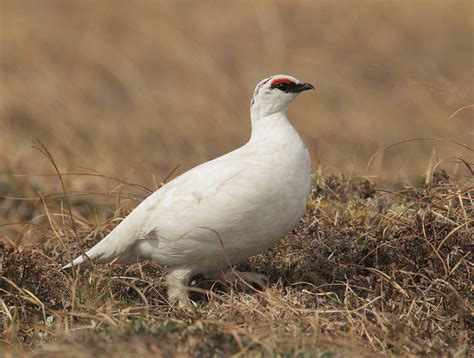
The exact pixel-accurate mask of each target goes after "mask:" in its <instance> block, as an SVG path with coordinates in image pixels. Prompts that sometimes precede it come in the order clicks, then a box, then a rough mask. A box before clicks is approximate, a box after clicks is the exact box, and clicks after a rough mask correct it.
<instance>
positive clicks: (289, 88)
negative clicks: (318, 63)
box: [250, 75, 314, 117]
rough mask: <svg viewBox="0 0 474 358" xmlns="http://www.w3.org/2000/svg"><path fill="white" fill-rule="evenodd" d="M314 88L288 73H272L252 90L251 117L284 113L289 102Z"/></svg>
mask: <svg viewBox="0 0 474 358" xmlns="http://www.w3.org/2000/svg"><path fill="white" fill-rule="evenodd" d="M310 89H314V86H313V85H312V84H310V83H304V82H301V81H300V80H298V79H296V78H294V77H292V76H288V75H274V76H271V77H268V78H265V79H264V80H262V81H261V82H260V83H259V84H258V85H257V87H256V88H255V91H254V92H253V97H252V101H251V104H250V111H251V114H252V117H255V116H256V117H265V116H269V115H271V114H274V113H278V112H283V113H285V112H286V111H287V109H288V106H289V104H290V103H291V102H292V101H293V100H294V99H295V98H296V96H297V95H298V94H300V93H301V92H303V91H307V90H310Z"/></svg>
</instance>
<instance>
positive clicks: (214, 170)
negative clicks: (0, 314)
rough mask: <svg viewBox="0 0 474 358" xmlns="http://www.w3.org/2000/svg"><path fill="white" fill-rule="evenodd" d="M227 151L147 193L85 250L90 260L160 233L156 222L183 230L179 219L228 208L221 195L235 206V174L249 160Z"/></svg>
mask: <svg viewBox="0 0 474 358" xmlns="http://www.w3.org/2000/svg"><path fill="white" fill-rule="evenodd" d="M230 154H232V152H231V153H229V154H228V155H225V156H223V157H220V158H217V159H215V160H213V161H210V162H207V163H204V164H201V165H200V166H197V167H195V168H193V169H191V170H189V171H188V172H186V173H184V174H182V175H181V176H179V177H177V178H175V179H174V180H172V181H170V182H169V183H167V184H166V185H165V186H163V187H162V188H160V189H159V190H157V191H156V192H154V193H153V194H151V195H150V196H149V197H148V198H146V199H145V200H144V201H143V202H142V203H140V204H139V205H138V206H137V207H136V208H135V209H134V210H133V211H132V212H131V213H130V214H129V215H128V216H127V217H126V218H125V219H124V220H123V221H122V222H121V223H120V224H119V225H118V226H117V227H116V228H115V229H114V230H113V231H112V232H110V233H109V235H107V236H106V237H105V238H104V239H103V240H102V241H100V242H99V243H98V244H96V245H95V246H94V247H92V248H91V249H90V250H89V251H87V252H86V255H87V258H88V259H90V260H91V261H93V262H99V263H106V262H110V261H112V260H114V259H117V258H120V257H121V256H122V255H123V254H126V253H127V251H128V250H129V249H130V248H131V247H132V246H133V245H134V244H135V243H136V242H137V241H138V240H140V239H144V238H147V237H150V235H149V234H150V232H154V233H156V232H157V234H158V235H160V232H161V230H160V223H161V224H163V225H166V230H165V231H167V232H176V234H179V233H182V232H183V229H184V230H185V227H183V224H185V223H184V222H183V220H186V224H187V225H186V227H188V226H189V225H191V226H192V225H196V224H200V223H201V224H202V221H203V220H202V219H203V216H204V217H206V216H208V217H209V216H210V215H211V216H212V215H213V214H217V213H218V212H216V210H222V211H221V213H224V212H228V211H229V210H231V209H232V208H227V207H226V205H228V204H227V202H229V200H225V196H228V195H231V196H233V198H232V199H233V200H230V202H234V206H235V201H236V199H237V200H239V197H238V196H239V190H238V188H239V183H238V182H240V180H238V181H236V178H238V177H239V176H242V174H243V173H245V172H246V171H248V170H249V169H248V168H249V163H248V162H246V161H245V160H244V159H243V158H245V157H247V156H240V155H239V153H238V152H234V155H230ZM247 158H248V157H247ZM244 176H245V175H244ZM229 187H230V188H234V190H233V191H234V192H233V193H232V190H231V191H230V192H229V190H228V189H229ZM242 189H244V188H242ZM247 191H248V188H247ZM220 192H222V193H221V195H218V194H219V193H220ZM226 192H227V194H226ZM216 195H218V196H219V198H220V199H222V200H219V201H220V206H221V207H220V208H219V207H216V200H212V198H215V197H216ZM209 201H210V202H211V204H209ZM206 202H207V204H206ZM206 211H207V214H206ZM217 216H219V215H217ZM175 218H176V220H175ZM178 218H179V220H177V219H178ZM215 219H217V220H218V219H219V218H218V217H215ZM204 221H205V220H204ZM212 221H213V220H212ZM180 225H181V228H180ZM171 236H174V235H171ZM87 258H84V257H82V256H80V257H78V258H76V259H75V260H74V261H73V264H75V265H77V264H81V263H83V262H84V261H86V259H87ZM70 266H71V265H67V267H70Z"/></svg>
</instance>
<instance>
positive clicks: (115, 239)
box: [63, 225, 130, 269]
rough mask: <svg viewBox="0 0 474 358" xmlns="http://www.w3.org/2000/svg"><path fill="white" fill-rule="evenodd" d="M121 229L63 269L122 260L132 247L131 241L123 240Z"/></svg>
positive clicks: (114, 231) (117, 228) (116, 229)
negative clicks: (123, 255)
mask: <svg viewBox="0 0 474 358" xmlns="http://www.w3.org/2000/svg"><path fill="white" fill-rule="evenodd" d="M119 227H120V225H119V226H117V227H116V228H115V229H114V230H112V232H110V233H109V234H108V235H107V236H106V237H104V238H103V239H102V240H101V241H99V242H98V243H97V244H96V245H95V246H94V247H92V248H91V249H90V250H89V251H87V252H86V253H85V254H84V255H81V256H78V257H76V258H75V259H74V260H73V261H72V262H70V263H68V264H67V265H65V266H63V269H67V268H70V267H72V266H78V265H82V266H84V265H87V264H90V263H100V264H105V263H109V262H111V261H114V260H117V259H120V258H121V257H122V254H123V253H124V252H125V251H126V250H127V249H128V248H129V247H130V241H126V240H123V239H124V238H123V237H121V236H122V235H120V231H121V230H120V229H119ZM120 261H121V260H120Z"/></svg>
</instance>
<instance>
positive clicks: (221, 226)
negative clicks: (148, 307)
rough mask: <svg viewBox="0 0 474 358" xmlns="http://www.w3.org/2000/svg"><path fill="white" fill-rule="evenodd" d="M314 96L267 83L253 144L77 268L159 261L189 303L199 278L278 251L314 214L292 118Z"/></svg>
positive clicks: (162, 195) (155, 198)
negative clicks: (303, 97)
mask: <svg viewBox="0 0 474 358" xmlns="http://www.w3.org/2000/svg"><path fill="white" fill-rule="evenodd" d="M311 88H313V86H312V85H310V84H307V83H301V82H300V81H299V80H297V79H296V78H294V77H291V76H287V75H276V76H271V77H269V78H267V79H265V80H263V81H262V82H260V83H259V84H258V86H257V88H256V89H255V92H254V96H253V98H252V103H251V111H250V112H251V120H252V134H251V138H250V140H249V141H248V143H247V144H245V145H244V146H242V147H240V148H238V149H236V150H234V151H232V152H230V153H228V154H226V155H223V156H221V157H219V158H217V159H214V160H211V161H209V162H207V163H204V164H201V165H199V166H197V167H195V168H193V169H191V170H189V171H188V172H186V173H184V174H182V175H181V176H179V177H177V178H175V179H174V180H172V181H170V182H169V183H167V184H166V185H164V186H163V187H162V188H160V189H159V190H157V191H156V192H154V193H153V194H152V195H150V196H149V197H148V198H147V199H145V200H144V201H143V202H142V203H141V204H140V205H138V206H137V207H136V208H135V210H133V211H132V212H131V213H130V214H129V215H128V216H127V217H126V218H125V219H124V220H123V221H122V222H121V223H120V224H119V225H118V226H117V227H116V228H115V229H114V230H113V231H112V232H111V233H110V234H109V235H107V236H106V237H105V238H104V239H103V240H102V241H100V242H99V243H98V244H97V245H95V246H94V247H93V248H91V249H90V250H89V251H87V252H86V255H87V257H84V256H79V257H77V258H76V259H75V260H74V261H73V262H72V264H73V265H79V264H82V263H87V262H89V260H90V261H92V262H96V263H107V262H111V261H113V260H116V261H117V262H122V263H130V262H136V261H137V260H147V259H150V260H153V261H156V262H158V263H160V264H162V265H166V266H168V267H169V275H168V277H167V279H168V283H169V288H168V295H169V298H170V301H174V300H176V299H185V298H186V297H187V291H186V289H185V286H186V285H188V284H189V281H190V279H191V277H192V276H194V275H196V274H199V273H202V274H212V273H214V272H216V271H217V270H219V269H221V268H224V267H226V266H227V265H228V261H230V263H232V264H234V263H237V262H239V261H242V260H244V259H246V258H247V257H249V256H252V255H254V254H257V253H259V252H262V251H263V250H265V249H267V248H268V247H270V246H272V245H273V244H274V243H275V242H276V241H277V240H279V239H280V238H282V237H283V236H285V235H286V234H287V233H288V232H289V231H290V230H291V229H292V228H293V227H294V226H295V225H296V224H297V223H298V221H299V220H300V218H301V217H302V215H303V214H304V211H305V208H306V201H307V197H308V194H309V191H310V186H311V177H310V160H309V154H308V151H307V149H306V148H305V146H304V144H303V142H302V140H301V138H300V137H299V135H298V133H297V132H296V130H295V129H294V128H293V126H292V125H291V124H290V123H289V122H288V120H287V118H286V110H287V108H288V105H289V104H290V103H291V101H292V100H293V99H294V98H295V97H296V96H297V94H299V93H300V92H302V91H305V90H308V89H311ZM224 251H225V253H224ZM67 267H71V264H68V265H66V266H64V268H67Z"/></svg>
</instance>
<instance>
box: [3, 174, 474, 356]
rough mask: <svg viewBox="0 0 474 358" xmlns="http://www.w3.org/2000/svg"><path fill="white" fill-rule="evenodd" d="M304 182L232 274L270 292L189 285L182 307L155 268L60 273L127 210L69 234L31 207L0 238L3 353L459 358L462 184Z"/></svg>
mask: <svg viewBox="0 0 474 358" xmlns="http://www.w3.org/2000/svg"><path fill="white" fill-rule="evenodd" d="M315 178H317V180H316V179H315V186H314V190H313V194H312V198H311V200H310V203H309V210H308V212H307V214H306V216H305V218H304V220H303V221H302V222H301V224H300V225H299V226H298V228H297V229H296V230H294V232H292V233H291V234H290V235H289V236H288V237H287V238H286V239H285V240H282V241H281V242H280V243H279V244H278V245H277V246H276V247H274V248H272V249H271V250H269V251H267V252H266V253H264V254H262V255H258V256H255V257H253V258H251V259H250V260H249V261H248V262H245V263H242V264H241V265H240V268H241V269H246V270H247V269H248V270H252V271H256V272H260V273H263V274H266V275H268V276H269V277H270V279H271V285H270V287H269V288H268V289H266V290H263V291H259V290H256V289H254V288H252V287H248V286H246V285H242V284H237V285H235V286H233V285H230V284H228V283H225V282H224V283H214V282H207V281H204V280H203V278H202V277H197V278H196V279H195V281H194V285H193V292H194V293H193V299H194V300H195V301H196V303H197V306H196V307H195V308H190V309H187V310H180V309H178V308H175V307H170V306H169V305H168V303H167V302H166V299H165V297H166V295H165V287H164V281H163V276H162V273H163V268H162V267H159V266H158V265H156V264H152V263H144V264H135V265H132V266H118V265H112V266H106V267H101V266H95V267H93V268H90V269H86V270H83V271H81V272H78V273H76V274H73V275H71V274H70V273H69V272H64V271H61V270H60V267H61V265H62V264H64V263H65V262H67V261H68V259H69V258H70V257H73V256H76V255H78V254H79V253H81V252H83V250H84V249H85V248H87V247H90V246H92V245H93V244H94V243H95V242H97V241H99V240H100V239H101V238H102V237H104V236H105V235H106V234H107V232H109V231H110V230H111V229H112V228H113V227H114V226H115V225H116V224H117V223H118V221H119V220H121V218H123V216H124V215H125V212H123V211H122V210H120V209H118V210H116V211H115V215H114V216H113V217H111V218H110V219H109V220H107V221H105V222H99V223H93V216H92V215H91V216H90V217H89V218H88V219H87V220H86V219H81V218H80V217H79V216H78V217H76V225H77V231H78V233H77V236H76V234H75V233H74V230H73V228H72V225H71V220H70V219H69V216H68V215H67V212H66V211H64V206H63V205H60V202H58V201H55V200H54V199H46V200H43V201H40V202H38V204H37V205H36V206H35V205H34V204H32V203H31V202H28V203H30V204H29V205H31V206H32V207H31V208H30V210H31V211H33V212H34V213H35V214H34V215H35V218H34V219H33V220H32V224H33V225H34V228H33V229H32V228H29V227H28V226H23V227H21V228H18V229H17V230H18V235H17V236H16V237H15V235H10V238H9V239H7V240H4V242H3V243H0V245H1V248H2V249H1V256H0V273H1V279H0V292H1V302H0V304H1V312H2V315H3V316H2V336H1V337H2V338H1V342H2V346H3V348H2V349H3V352H4V354H8V353H9V352H10V353H11V352H15V351H17V350H18V349H22V350H25V351H27V352H30V354H31V355H33V356H50V355H51V354H56V355H57V356H60V355H62V354H64V353H65V352H68V353H69V354H70V355H72V356H89V355H96V354H103V355H104V354H107V355H109V354H112V353H117V354H118V353H120V354H122V355H132V354H154V353H161V354H163V355H180V354H184V355H193V356H201V355H205V356H212V355H217V356H220V355H229V354H238V355H247V354H252V355H253V354H256V355H263V356H275V355H277V356H278V355H280V356H304V357H312V356H324V357H330V356H341V355H343V356H345V355H357V356H374V355H378V354H380V353H384V354H388V355H397V356H398V355H401V356H415V355H424V356H433V355H439V356H447V355H449V356H453V357H454V356H457V357H459V356H468V354H469V353H468V352H469V349H470V348H471V347H472V346H471V345H472V343H473V342H472V339H473V336H472V330H473V328H474V327H473V307H472V299H473V297H472V268H473V261H472V224H473V223H472V222H473V220H472V217H473V214H474V213H473V206H472V202H473V200H474V197H473V194H474V190H473V187H472V186H469V185H468V183H465V184H462V183H457V182H454V181H451V180H449V178H447V176H446V175H445V173H443V172H437V173H435V175H434V178H435V180H434V183H432V184H430V185H429V186H425V187H422V188H406V189H404V190H400V191H397V192H387V191H385V190H377V189H376V188H375V187H374V186H373V184H371V183H370V182H368V181H364V182H360V183H354V182H349V181H346V180H344V179H341V178H336V177H328V178H326V179H325V180H322V179H321V178H319V177H315ZM5 202H6V200H5V201H4V202H2V204H3V205H4V204H5ZM76 204H77V205H80V202H77V203H75V202H74V200H71V205H72V209H73V211H76V208H75V205H76ZM3 208H5V206H3ZM79 208H80V206H79ZM17 209H18V208H17ZM39 213H43V214H44V215H40V214H39ZM13 231H14V230H13V229H12V232H13ZM32 240H34V241H33V242H32ZM28 242H29V244H28Z"/></svg>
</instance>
